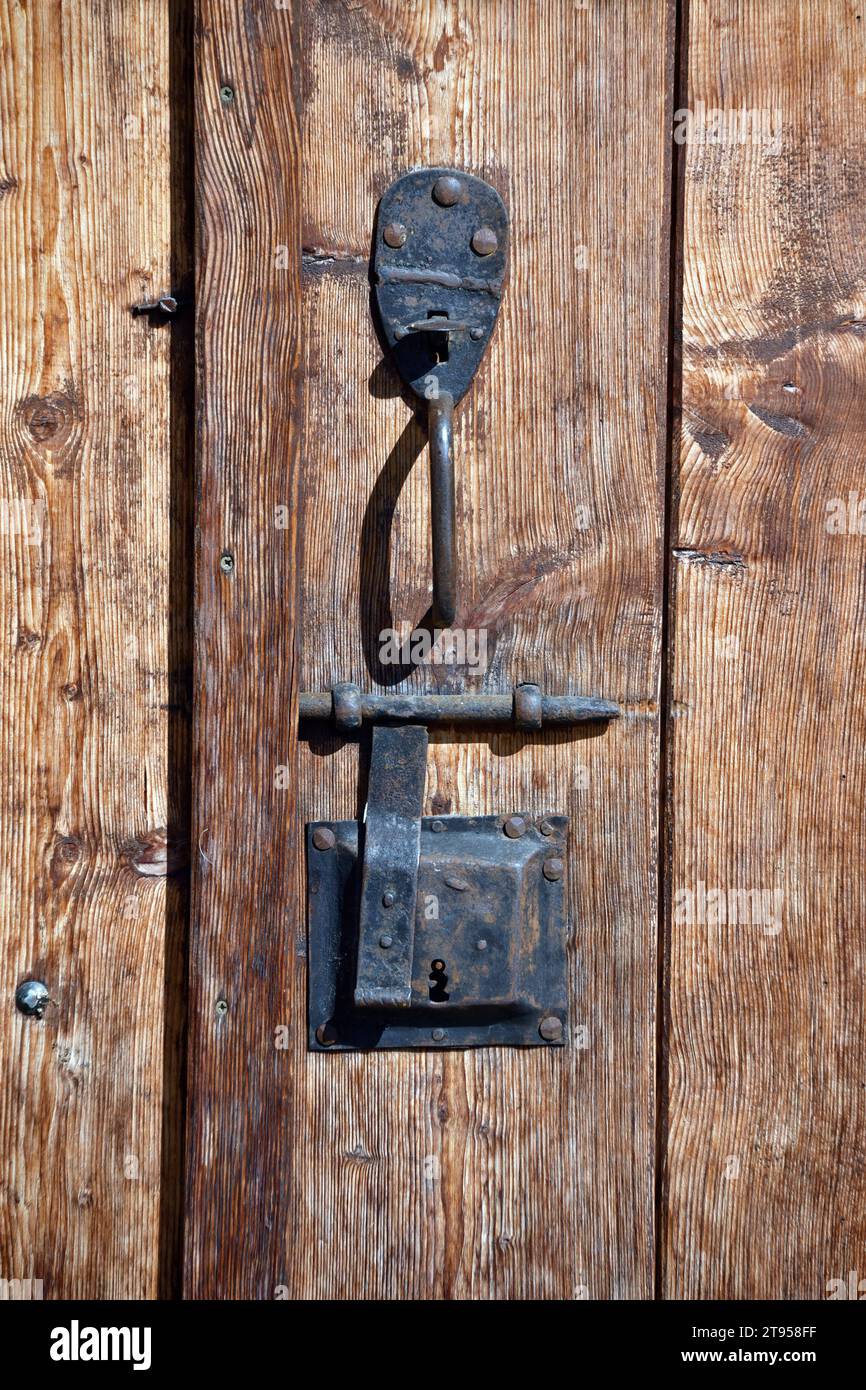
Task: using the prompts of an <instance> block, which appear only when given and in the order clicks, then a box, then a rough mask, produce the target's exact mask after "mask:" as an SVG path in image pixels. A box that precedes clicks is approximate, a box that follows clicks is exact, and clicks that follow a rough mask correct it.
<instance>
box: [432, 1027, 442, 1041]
mask: <svg viewBox="0 0 866 1390" xmlns="http://www.w3.org/2000/svg"><path fill="white" fill-rule="evenodd" d="M430 1036H431V1038H432V1039H433V1041H434V1042H442V1039H443V1038H444V1037H445V1029H444V1028H434V1029H433V1032H432V1033H431V1034H430Z"/></svg>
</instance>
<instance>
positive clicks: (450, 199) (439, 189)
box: [433, 174, 462, 208]
mask: <svg viewBox="0 0 866 1390" xmlns="http://www.w3.org/2000/svg"><path fill="white" fill-rule="evenodd" d="M461 192H462V184H461V183H460V180H459V179H455V177H454V175H453V174H443V175H442V177H441V178H438V179H437V180H436V182H435V183H434V185H433V197H434V198H435V199H436V201H437V203H438V204H439V206H440V207H443V208H452V207H453V206H454V204H455V203H456V202H457V199H458V198H459V197H460V194H461Z"/></svg>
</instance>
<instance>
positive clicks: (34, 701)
mask: <svg viewBox="0 0 866 1390" xmlns="http://www.w3.org/2000/svg"><path fill="white" fill-rule="evenodd" d="M168 40H169V18H168V10H167V7H166V6H165V5H164V4H162V3H156V2H155V0H154V3H136V4H130V5H124V6H114V5H100V6H94V5H85V6H82V5H77V4H73V3H68V4H67V3H63V4H61V3H52V2H51V0H39V2H38V3H34V4H32V5H26V6H25V5H22V4H16V3H4V4H3V5H2V7H0V45H2V53H3V59H2V64H0V125H2V131H3V146H2V169H0V292H2V298H3V306H4V311H3V315H2V319H0V364H2V365H0V373H2V424H0V496H2V509H3V510H2V518H0V519H2V526H0V533H2V534H0V547H2V561H0V613H2V643H3V660H2V664H0V720H2V723H0V863H2V866H3V880H4V882H3V892H2V895H0V981H2V991H3V1007H2V1010H0V1054H2V1057H3V1059H4V1060H3V1073H4V1075H3V1086H2V1089H0V1169H2V1176H0V1275H2V1276H3V1278H34V1279H41V1280H42V1281H43V1296H44V1297H45V1298H57V1297H79V1298H80V1297H82V1296H89V1297H96V1298H107V1297H117V1298H129V1297H153V1296H154V1295H155V1294H156V1292H157V1288H158V1258H159V1244H160V1238H161V1231H162V1233H163V1235H166V1233H167V1230H168V1227H167V1225H166V1222H165V1220H164V1219H163V1221H162V1223H161V1211H160V1207H161V1191H162V1184H161V1165H162V1155H161V1133H162V1126H161V1119H162V1107H163V1100H164V1091H163V1069H164V1056H163V991H164V983H165V976H166V970H167V963H168V961H169V957H171V959H172V960H174V959H175V956H174V955H173V954H172V953H173V952H175V951H176V942H177V938H178V924H179V920H180V912H181V907H180V895H179V892H178V891H177V890H175V889H174V888H173V887H172V885H171V884H170V882H169V880H168V878H167V872H166V871H167V867H168V863H167V852H166V846H167V844H169V843H170V842H171V833H170V826H171V814H172V806H171V802H172V796H171V787H170V782H171V779H170V776H169V770H168V760H167V748H168V744H169V740H170V738H171V737H172V736H173V735H172V733H171V730H170V720H171V719H172V715H171V713H170V712H169V709H168V706H169V704H170V703H171V702H172V701H173V700H174V699H175V694H176V692H175V691H174V689H173V684H172V679H171V650H174V651H177V649H178V648H177V642H180V640H181V639H180V636H179V629H177V628H176V629H175V639H172V637H171V623H170V620H169V615H168V609H169V570H170V554H169V551H170V540H169V536H170V531H169V512H170V505H171V498H170V491H171V469H170V458H171V450H170V440H169V421H170V410H169V396H170V381H169V376H170V361H169V356H170V346H169V335H168V332H167V330H165V329H161V330H160V329H158V328H157V327H155V326H153V325H151V324H149V323H148V321H147V320H146V319H135V318H133V317H132V316H131V314H130V312H129V310H130V306H131V305H132V304H133V303H135V302H136V301H138V300H141V299H143V298H150V297H151V296H153V295H154V294H159V293H163V292H164V291H165V289H166V288H167V286H168V283H169V276H170V273H171V268H172V267H171V258H170V219H171V200H170V197H169V104H168V90H167V74H168V60H167V59H168ZM173 642H174V645H173ZM167 952H168V954H167ZM28 977H33V978H37V979H42V980H44V981H45V982H46V984H47V986H48V989H49V992H50V995H51V998H52V1001H53V1002H52V1004H51V1006H50V1007H49V1009H48V1012H47V1013H46V1015H45V1018H44V1020H42V1021H41V1022H40V1021H37V1020H28V1019H26V1018H24V1017H23V1016H22V1015H21V1014H19V1013H18V1012H17V1011H16V1010H15V1008H14V1005H13V1002H12V1001H13V997H14V993H15V988H16V986H17V984H18V983H19V981H21V980H23V979H26V978H28ZM171 1074H172V1070H171V1065H169V1066H168V1068H167V1070H166V1076H168V1077H170V1076H171ZM169 1224H170V1222H169Z"/></svg>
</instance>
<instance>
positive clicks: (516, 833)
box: [502, 816, 526, 840]
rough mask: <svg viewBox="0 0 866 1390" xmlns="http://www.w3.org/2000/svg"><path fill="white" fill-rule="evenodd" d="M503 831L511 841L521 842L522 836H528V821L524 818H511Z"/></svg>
mask: <svg viewBox="0 0 866 1390" xmlns="http://www.w3.org/2000/svg"><path fill="white" fill-rule="evenodd" d="M502 829H503V830H504V831H505V833H506V835H507V836H508V838H509V840H519V839H520V837H521V835H525V834H526V821H525V820H524V819H523V817H522V816H509V817H508V820H507V821H506V822H505V824H504V825H503V827H502Z"/></svg>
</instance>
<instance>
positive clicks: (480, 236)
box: [472, 227, 499, 256]
mask: <svg viewBox="0 0 866 1390" xmlns="http://www.w3.org/2000/svg"><path fill="white" fill-rule="evenodd" d="M498 245H499V240H498V238H497V236H496V233H495V232H494V230H493V228H492V227H479V228H478V230H477V231H476V232H473V233H472V250H473V251H474V252H475V254H476V256H492V255H493V252H494V251H495V250H496V248H497V246H498Z"/></svg>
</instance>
